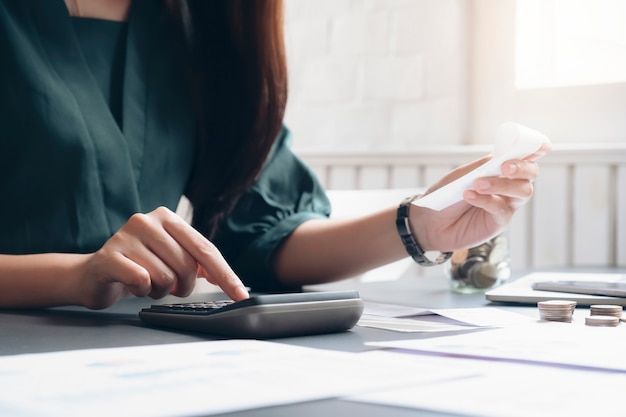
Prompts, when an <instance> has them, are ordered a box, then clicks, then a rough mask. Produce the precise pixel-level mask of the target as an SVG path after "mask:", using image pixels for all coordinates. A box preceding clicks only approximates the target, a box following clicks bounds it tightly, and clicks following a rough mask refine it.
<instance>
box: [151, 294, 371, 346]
mask: <svg viewBox="0 0 626 417" xmlns="http://www.w3.org/2000/svg"><path fill="white" fill-rule="evenodd" d="M362 313H363V301H362V300H361V298H360V297H359V293H358V291H321V292H302V293H285V294H262V295H255V296H252V297H250V298H248V299H245V300H241V301H232V300H222V301H206V302H189V303H174V304H155V305H152V306H151V307H150V308H144V309H143V310H141V311H140V312H139V317H140V318H141V320H143V321H144V322H145V323H147V324H149V325H152V326H158V327H164V328H171V329H179V330H188V331H195V332H202V333H208V334H212V335H216V336H224V337H229V338H248V339H271V338H279V337H292V336H304V335H313V334H323V333H335V332H341V331H346V330H349V329H351V328H352V327H354V325H355V324H356V323H357V321H358V320H359V318H360V317H361V314H362Z"/></svg>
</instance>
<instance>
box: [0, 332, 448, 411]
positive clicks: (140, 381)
mask: <svg viewBox="0 0 626 417" xmlns="http://www.w3.org/2000/svg"><path fill="white" fill-rule="evenodd" d="M376 358H377V356H368V355H361V354H353V353H346V352H334V351H326V350H318V349H311V348H304V347H298V346H290V345H285V344H278V343H272V342H263V341H254V340H241V341H237V340H229V341H212V342H200V343H184V344H170V345H156V346H142V347H129V348H111V349H88V350H78V351H65V352H58V353H45V354H28V355H16V356H4V357H0V387H2V389H1V390H0V415H2V416H11V417H26V416H29V417H32V416H37V417H48V416H54V417H58V416H66V417H73V416H80V417H84V416H89V417H99V416H103V417H104V416H106V417H110V416H115V415H123V416H125V417H144V416H145V417H147V416H150V417H159V416H184V415H207V414H214V413H224V412H229V411H235V410H243V409H249V408H256V407H263V406H271V405H279V404H288V403H294V402H300V401H309V400H315V399H320V398H332V397H337V396H343V395H351V394H356V393H363V392H369V391H371V390H380V389H383V388H389V387H398V386H401V385H404V384H407V383H410V384H415V383H419V382H420V381H422V382H430V381H432V380H439V379H441V378H444V377H445V376H446V375H448V374H449V375H454V374H457V375H458V374H459V372H458V371H454V370H452V372H449V373H447V374H446V372H443V371H442V370H439V369H437V368H435V367H432V366H430V367H428V366H423V365H421V364H419V363H415V364H412V363H411V361H406V360H402V361H401V362H400V361H399V360H398V359H402V358H397V357H396V361H395V362H394V360H393V359H391V357H389V356H388V357H386V359H384V360H382V359H381V360H377V359H376Z"/></svg>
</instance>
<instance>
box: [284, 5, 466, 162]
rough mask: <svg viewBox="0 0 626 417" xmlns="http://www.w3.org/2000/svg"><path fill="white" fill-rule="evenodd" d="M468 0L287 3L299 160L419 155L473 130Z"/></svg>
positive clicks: (291, 116) (292, 122) (291, 115)
mask: <svg viewBox="0 0 626 417" xmlns="http://www.w3.org/2000/svg"><path fill="white" fill-rule="evenodd" d="M467 5H468V2H467V1H465V0H286V1H285V8H286V43H287V52H288V61H289V71H290V98H289V103H288V106H287V115H286V117H285V122H286V124H287V125H288V126H289V127H290V128H291V130H292V131H293V133H294V144H293V147H294V149H295V150H296V151H298V150H300V151H301V150H305V151H386V150H405V149H407V150H417V149H420V148H421V147H423V146H425V145H436V146H440V145H458V144H462V143H463V142H464V140H465V132H466V131H467V126H466V125H467V120H466V118H467V113H468V111H467V101H468V98H467V65H466V62H467V56H466V51H467V50H468V42H467V35H466V33H467V16H468V11H467Z"/></svg>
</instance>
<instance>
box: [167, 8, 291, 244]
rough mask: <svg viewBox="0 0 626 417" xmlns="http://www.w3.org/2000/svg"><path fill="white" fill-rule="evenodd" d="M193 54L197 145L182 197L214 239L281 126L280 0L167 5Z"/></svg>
mask: <svg viewBox="0 0 626 417" xmlns="http://www.w3.org/2000/svg"><path fill="white" fill-rule="evenodd" d="M166 3H167V5H168V8H169V9H170V12H171V14H172V16H173V17H174V18H175V19H176V20H177V22H178V23H179V25H178V27H179V28H181V35H182V36H183V37H184V39H185V42H186V43H187V45H188V51H189V52H190V54H189V57H190V68H189V69H190V72H189V75H190V77H189V79H190V81H191V84H190V86H191V93H192V99H193V101H194V107H195V109H196V113H197V114H196V116H197V120H198V128H199V136H200V138H199V141H198V146H197V152H196V160H195V165H194V172H193V174H192V178H191V181H190V183H189V186H188V190H187V196H188V197H189V199H190V201H191V203H192V205H193V212H194V215H193V223H194V225H195V226H196V227H197V228H198V229H199V230H200V231H201V232H202V233H204V234H205V235H207V236H209V237H212V236H213V235H214V234H215V232H216V231H217V228H218V227H219V224H220V222H221V221H222V220H223V219H224V218H225V217H226V215H227V214H228V213H229V212H230V211H231V210H232V208H233V206H234V205H235V203H236V202H237V200H238V198H239V197H240V196H241V195H242V194H243V193H244V192H245V191H246V190H247V189H248V188H249V187H250V186H251V185H252V183H253V182H254V180H255V178H256V177H257V175H258V174H259V172H260V170H261V168H262V166H263V163H264V161H265V158H266V157H267V155H268V153H269V151H270V148H271V146H272V144H273V143H274V140H275V138H276V136H277V135H278V132H279V131H280V127H281V124H282V120H283V116H284V111H285V106H286V101H287V69H286V58H285V47H284V39H283V2H282V0H253V1H249V0H167V1H166Z"/></svg>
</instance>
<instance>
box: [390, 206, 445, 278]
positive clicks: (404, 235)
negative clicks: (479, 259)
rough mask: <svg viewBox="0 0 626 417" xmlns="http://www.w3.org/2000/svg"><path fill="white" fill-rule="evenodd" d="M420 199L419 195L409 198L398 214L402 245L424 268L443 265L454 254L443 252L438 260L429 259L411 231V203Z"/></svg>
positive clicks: (397, 220)
mask: <svg viewBox="0 0 626 417" xmlns="http://www.w3.org/2000/svg"><path fill="white" fill-rule="evenodd" d="M419 197H420V196H419V195H415V196H411V197H407V198H405V199H404V200H403V201H402V203H400V206H398V211H397V214H396V228H397V229H398V234H399V235H400V239H402V243H403V244H404V247H405V248H406V251H407V252H408V253H409V255H411V258H413V260H414V261H415V262H417V263H418V264H420V265H422V266H435V265H441V264H442V263H444V262H445V261H447V260H448V259H450V256H452V252H442V253H440V254H439V256H437V258H436V259H434V260H431V259H428V258H427V257H426V255H425V253H424V250H423V249H422V247H421V246H420V245H419V243H418V242H417V239H416V238H415V235H414V234H413V231H412V230H411V224H410V222H409V210H410V208H411V203H412V202H413V201H414V200H416V199H417V198H419Z"/></svg>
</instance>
